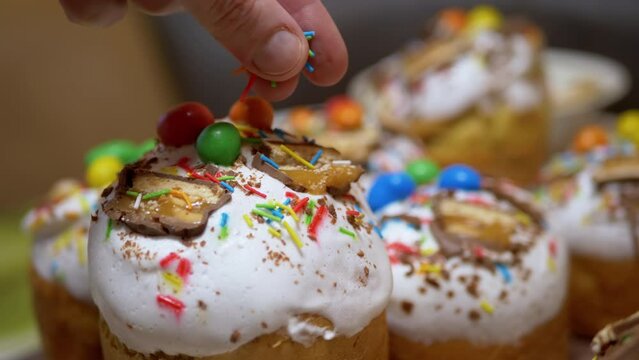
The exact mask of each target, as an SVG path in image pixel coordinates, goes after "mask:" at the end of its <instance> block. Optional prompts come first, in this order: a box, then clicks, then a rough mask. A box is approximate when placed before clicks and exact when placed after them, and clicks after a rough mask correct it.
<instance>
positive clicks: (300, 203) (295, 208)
mask: <svg viewBox="0 0 639 360" xmlns="http://www.w3.org/2000/svg"><path fill="white" fill-rule="evenodd" d="M308 200H309V199H308V198H307V197H305V198H303V199H302V200H300V201H298V202H297V203H295V206H293V211H295V212H296V213H298V212H300V210H302V209H304V208H305V207H306V204H307V203H308Z"/></svg>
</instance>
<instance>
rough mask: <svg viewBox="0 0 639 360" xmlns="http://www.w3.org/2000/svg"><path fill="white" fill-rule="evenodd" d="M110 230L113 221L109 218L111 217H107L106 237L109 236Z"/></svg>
mask: <svg viewBox="0 0 639 360" xmlns="http://www.w3.org/2000/svg"><path fill="white" fill-rule="evenodd" d="M111 230H113V221H112V220H111V218H109V221H107V227H106V239H108V238H109V237H111Z"/></svg>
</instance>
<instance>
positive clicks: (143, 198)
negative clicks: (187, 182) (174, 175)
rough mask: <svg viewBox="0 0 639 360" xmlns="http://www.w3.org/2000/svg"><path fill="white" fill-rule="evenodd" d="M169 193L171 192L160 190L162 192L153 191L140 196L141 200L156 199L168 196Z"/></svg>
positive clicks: (169, 190)
mask: <svg viewBox="0 0 639 360" xmlns="http://www.w3.org/2000/svg"><path fill="white" fill-rule="evenodd" d="M170 192H171V189H162V190H158V191H154V192H151V193H148V194H146V195H144V196H142V200H150V199H154V198H156V197H160V196H162V195H166V194H168V193H170Z"/></svg>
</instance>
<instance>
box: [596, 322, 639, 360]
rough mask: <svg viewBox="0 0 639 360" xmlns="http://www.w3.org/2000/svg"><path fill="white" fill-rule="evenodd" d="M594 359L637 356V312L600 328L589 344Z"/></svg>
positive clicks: (633, 357) (628, 358)
mask: <svg viewBox="0 0 639 360" xmlns="http://www.w3.org/2000/svg"><path fill="white" fill-rule="evenodd" d="M591 349H592V352H593V353H594V354H595V358H594V359H595V360H597V359H600V360H633V359H638V358H639V312H636V313H634V314H633V315H631V316H628V317H627V318H625V319H622V320H619V321H616V322H614V323H612V324H610V325H607V326H606V327H605V328H603V329H601V331H599V332H598V333H597V335H595V337H594V339H593V340H592V344H591Z"/></svg>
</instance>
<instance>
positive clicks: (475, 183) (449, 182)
mask: <svg viewBox="0 0 639 360" xmlns="http://www.w3.org/2000/svg"><path fill="white" fill-rule="evenodd" d="M438 186H439V187H440V188H441V189H449V190H479V188H480V187H481V175H479V173H478V172H477V170H475V169H473V168H471V167H470V166H466V165H461V164H456V165H450V166H449V167H447V168H445V169H444V170H443V171H442V172H441V174H440V175H439V183H438Z"/></svg>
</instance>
